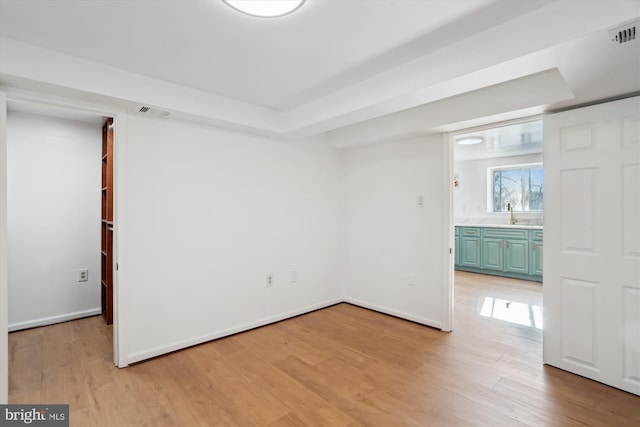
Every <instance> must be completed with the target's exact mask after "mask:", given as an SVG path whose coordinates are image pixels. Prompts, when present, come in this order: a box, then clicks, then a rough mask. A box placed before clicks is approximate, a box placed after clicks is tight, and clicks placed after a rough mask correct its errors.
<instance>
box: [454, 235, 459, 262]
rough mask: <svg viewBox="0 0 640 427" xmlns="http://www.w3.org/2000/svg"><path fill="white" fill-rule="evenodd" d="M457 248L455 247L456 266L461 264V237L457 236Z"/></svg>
mask: <svg viewBox="0 0 640 427" xmlns="http://www.w3.org/2000/svg"><path fill="white" fill-rule="evenodd" d="M455 243H456V244H455V246H454V248H455V249H454V251H455V252H454V255H455V264H456V265H458V264H460V237H458V236H455Z"/></svg>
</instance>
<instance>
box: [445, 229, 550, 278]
mask: <svg viewBox="0 0 640 427" xmlns="http://www.w3.org/2000/svg"><path fill="white" fill-rule="evenodd" d="M455 240H456V242H455V244H456V256H455V260H456V269H458V270H463V271H471V272H475V273H485V274H495V275H498V276H506V277H514V278H517V279H526V280H536V281H541V280H542V230H540V229H525V228H516V227H461V226H458V227H456V230H455Z"/></svg>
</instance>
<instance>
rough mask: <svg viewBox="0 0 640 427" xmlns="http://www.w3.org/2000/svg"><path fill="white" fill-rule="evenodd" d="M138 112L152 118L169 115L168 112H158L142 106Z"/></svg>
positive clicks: (155, 109)
mask: <svg viewBox="0 0 640 427" xmlns="http://www.w3.org/2000/svg"><path fill="white" fill-rule="evenodd" d="M138 111H139V112H141V113H145V114H150V115H152V116H158V117H169V115H170V114H171V113H169V112H168V111H164V110H158V109H157V108H151V107H149V106H147V105H143V106H142V107H140V109H139V110H138Z"/></svg>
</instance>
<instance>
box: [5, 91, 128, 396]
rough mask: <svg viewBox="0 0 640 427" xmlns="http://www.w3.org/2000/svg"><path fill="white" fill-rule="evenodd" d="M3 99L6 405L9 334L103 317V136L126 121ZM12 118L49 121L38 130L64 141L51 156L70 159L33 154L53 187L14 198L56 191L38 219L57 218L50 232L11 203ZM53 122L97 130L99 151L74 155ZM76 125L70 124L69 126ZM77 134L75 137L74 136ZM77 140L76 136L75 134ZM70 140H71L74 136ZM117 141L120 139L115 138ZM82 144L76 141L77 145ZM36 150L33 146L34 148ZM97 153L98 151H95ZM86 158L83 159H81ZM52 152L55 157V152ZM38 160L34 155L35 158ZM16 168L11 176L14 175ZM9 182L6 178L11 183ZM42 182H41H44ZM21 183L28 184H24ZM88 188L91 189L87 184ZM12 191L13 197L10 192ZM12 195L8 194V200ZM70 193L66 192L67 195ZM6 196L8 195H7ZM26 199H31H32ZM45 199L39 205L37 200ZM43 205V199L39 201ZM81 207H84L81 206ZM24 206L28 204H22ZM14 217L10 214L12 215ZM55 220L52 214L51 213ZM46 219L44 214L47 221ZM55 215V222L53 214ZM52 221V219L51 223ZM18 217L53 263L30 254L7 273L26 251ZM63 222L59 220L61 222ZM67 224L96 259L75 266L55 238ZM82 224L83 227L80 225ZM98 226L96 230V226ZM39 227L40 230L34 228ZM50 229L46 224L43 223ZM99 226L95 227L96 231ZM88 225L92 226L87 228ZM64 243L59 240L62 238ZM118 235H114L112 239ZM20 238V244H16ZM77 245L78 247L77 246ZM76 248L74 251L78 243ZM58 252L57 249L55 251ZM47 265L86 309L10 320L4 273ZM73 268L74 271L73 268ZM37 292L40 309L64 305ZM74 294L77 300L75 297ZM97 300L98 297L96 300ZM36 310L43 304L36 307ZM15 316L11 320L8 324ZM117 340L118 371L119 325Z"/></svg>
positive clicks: (25, 97)
mask: <svg viewBox="0 0 640 427" xmlns="http://www.w3.org/2000/svg"><path fill="white" fill-rule="evenodd" d="M0 96H1V99H0V100H1V101H2V102H1V105H0V110H2V111H1V115H0V118H1V119H2V120H1V121H2V125H3V126H2V132H1V135H0V137H1V138H0V148H1V149H2V158H3V160H4V162H7V163H4V164H3V165H2V166H3V167H2V168H1V173H2V176H1V177H0V178H1V179H0V184H2V185H1V186H0V190H1V191H0V195H1V196H2V197H1V200H0V205H1V206H0V207H1V208H2V209H1V210H0V220H1V221H0V225H1V226H2V227H1V229H0V230H1V231H2V247H0V261H1V263H2V267H3V268H2V276H1V277H0V295H2V300H3V304H2V307H0V309H1V310H0V311H1V312H2V313H1V314H2V316H0V327H1V329H2V337H1V340H0V341H1V345H0V362H1V364H0V368H1V369H2V372H0V373H1V374H2V375H0V377H1V378H0V402H3V403H5V402H6V401H7V399H8V383H9V381H8V374H9V373H8V332H9V330H19V329H25V328H35V327H38V326H40V325H44V324H48V323H49V324H50V323H58V322H64V321H67V320H72V319H75V318H81V317H85V316H92V315H99V314H100V313H101V301H100V280H101V260H100V253H101V242H100V240H101V231H100V230H101V225H100V224H101V216H100V215H101V210H100V209H101V207H100V185H101V182H100V180H101V177H100V175H101V172H100V166H99V165H100V156H101V151H100V150H101V133H102V124H103V123H104V122H105V120H106V119H107V118H111V120H113V119H114V118H115V119H116V120H117V118H118V117H119V116H121V115H122V114H121V113H119V112H113V111H112V112H107V111H108V109H107V110H106V111H104V112H103V111H99V110H93V109H87V108H85V107H76V106H74V105H71V104H69V103H68V102H66V101H63V100H62V101H60V102H58V101H57V100H53V102H52V101H51V100H48V99H47V100H45V99H42V98H39V97H36V96H34V95H29V94H22V93H20V94H16V95H14V94H11V95H9V96H7V94H5V93H0ZM14 116H15V117H18V116H20V117H21V120H22V122H23V123H22V124H25V117H28V116H31V117H37V118H39V120H40V122H41V124H42V123H44V125H41V126H40V128H47V127H48V126H49V127H51V129H54V130H53V131H52V132H53V133H52V135H51V138H50V139H52V140H53V141H54V142H55V143H60V144H61V145H60V146H58V148H57V151H56V150H53V156H54V157H55V156H57V157H58V158H64V157H65V156H63V155H62V154H63V153H67V154H70V157H67V163H64V162H63V163H62V164H58V165H57V166H56V161H57V160H55V159H53V158H52V157H51V156H49V155H46V154H45V153H44V152H41V151H38V152H37V153H38V154H36V156H37V157H38V158H37V159H36V160H37V161H38V162H41V163H42V164H44V165H45V166H46V167H47V168H48V169H49V171H48V172H47V173H49V172H51V174H52V175H51V177H53V178H51V179H50V181H51V182H49V183H46V182H45V183H44V184H41V185H40V186H39V187H38V186H36V185H35V184H34V183H33V182H28V183H27V184H26V185H27V190H28V191H20V193H22V196H19V197H18V199H17V200H19V202H15V201H14V203H16V204H19V203H23V202H24V203H27V202H28V200H24V199H27V198H29V197H33V198H35V196H34V192H35V191H36V190H37V191H39V192H40V193H48V192H49V191H47V190H55V191H50V193H51V194H49V195H48V196H47V195H46V194H45V200H46V203H40V204H39V207H38V209H36V210H35V213H37V214H42V213H45V214H46V215H49V216H51V219H55V220H56V221H54V222H55V223H54V224H53V225H52V224H49V226H45V227H44V231H43V229H42V227H41V226H42V225H43V224H40V221H41V220H39V219H37V218H36V219H34V218H33V217H29V218H27V217H18V216H16V214H15V211H14V207H16V205H13V204H12V200H14V199H15V197H14V196H15V194H16V192H15V189H13V184H12V183H11V177H12V176H13V175H16V166H19V165H16V164H14V159H15V153H14V150H13V149H12V147H11V141H9V154H12V153H14V154H13V155H9V156H7V154H6V153H7V147H8V144H7V126H6V124H7V117H8V119H9V121H11V124H12V123H13V120H14ZM121 119H122V121H123V122H124V120H125V118H124V117H121ZM56 122H57V123H75V124H76V126H75V127H76V128H80V129H82V130H81V131H80V133H82V132H87V129H92V130H90V131H88V132H92V131H95V135H97V142H96V143H95V145H92V144H84V145H83V144H75V149H74V145H73V143H71V144H65V143H64V141H65V139H68V138H67V136H68V134H67V131H68V129H67V130H65V129H61V128H59V127H58V128H56V126H57V125H56ZM25 127H26V126H21V129H22V131H25ZM72 127H73V126H72ZM62 128H64V126H62ZM73 133H74V131H71V134H73ZM76 136H77V135H76ZM72 139H73V138H72ZM114 139H115V138H114ZM76 142H78V141H76ZM23 148H26V147H20V150H22V149H23ZM32 148H33V147H32ZM96 149H97V151H96ZM93 151H96V153H97V154H96V155H95V156H94V155H93V154H95V153H93ZM80 152H81V153H80ZM22 154H25V155H26V154H27V153H22ZM50 154H51V152H50ZM32 155H33V153H32ZM83 156H85V157H83ZM86 156H91V158H90V160H89V157H86ZM56 167H57V169H58V173H59V174H60V176H59V177H57V178H56V175H55V173H54V172H55V169H56ZM12 168H13V171H12ZM89 168H90V169H91V170H92V172H91V173H90V175H91V176H92V177H93V178H91V177H87V176H86V175H85V176H84V178H83V179H78V175H77V172H79V169H82V170H85V171H86V170H87V169H89ZM41 172H42V170H41V169H40V168H39V167H38V168H34V167H29V168H22V170H21V171H19V172H18V173H17V174H18V175H22V176H24V175H28V178H29V179H35V178H37V175H39V173H40V175H42V173H41ZM8 178H9V179H8ZM40 178H42V177H40ZM94 178H95V180H97V181H96V182H97V184H96V186H95V188H93V187H91V188H90V189H88V186H85V187H84V188H82V189H81V188H76V187H69V186H68V185H66V184H65V183H68V181H71V182H72V183H73V182H77V181H91V182H93V181H94ZM23 184H24V183H23ZM85 184H86V183H85ZM47 185H49V187H47ZM59 191H61V192H62V196H60V192H59ZM12 192H13V194H12ZM7 193H8V194H7ZM65 193H67V194H65ZM54 194H58V195H59V197H56V196H55V195H54ZM7 196H9V197H7ZM27 196H29V197H27ZM46 197H49V198H48V199H46ZM88 199H91V201H92V203H90V205H91V207H88V208H87V207H86V206H84V205H85V203H84V202H86V201H87V200H88ZM38 200H40V199H38ZM40 201H41V200H40ZM59 205H64V206H63V207H66V209H67V215H62V216H60V215H59V213H56V210H57V208H59V207H60V206H59ZM81 205H82V207H81ZM113 205H115V203H112V206H113ZM25 206H26V205H25ZM87 210H90V211H92V212H93V213H92V214H91V220H90V221H86V222H91V223H92V225H90V226H89V225H87V224H84V222H83V225H82V226H81V225H80V224H79V223H78V222H77V220H78V218H82V217H83V216H84V217H85V218H86V212H87ZM7 213H9V215H7ZM12 213H13V215H11V214H12ZM54 214H55V215H54ZM46 215H45V216H46ZM56 215H57V216H56ZM54 217H55V218H54ZM16 218H18V220H20V221H22V222H26V223H27V224H29V222H28V221H31V225H32V227H30V228H32V230H30V231H29V232H28V235H27V237H30V238H35V239H36V240H39V241H40V243H44V244H45V246H46V245H48V247H49V249H50V250H49V251H48V254H49V255H50V256H49V257H48V259H45V258H46V257H44V256H34V255H33V256H32V261H28V259H27V261H26V262H22V264H19V265H22V266H23V267H21V268H20V269H17V268H15V267H14V268H13V269H9V268H7V267H8V265H9V261H10V260H11V261H12V262H13V261H14V259H13V258H15V257H16V256H17V255H18V253H19V252H20V246H21V245H22V246H24V245H25V242H26V241H25V240H24V239H23V238H24V237H25V236H24V233H23V232H19V233H17V234H16V233H14V232H13V231H11V230H13V225H14V224H13V223H12V221H13V220H14V219H16ZM60 218H62V219H60ZM111 220H112V221H111V225H112V226H113V223H114V220H115V217H112V218H111ZM60 221H62V222H64V224H67V225H68V224H69V223H72V224H73V227H75V228H76V229H77V230H75V231H72V234H75V235H82V234H86V235H91V239H90V240H91V243H87V242H88V240H87V241H84V243H83V244H81V245H79V247H80V248H81V249H82V250H81V252H86V253H92V254H93V255H91V256H89V258H90V259H87V260H78V256H77V254H76V255H74V254H71V253H70V251H67V250H64V248H62V247H61V246H60V245H59V243H60V242H58V241H57V239H56V233H57V232H58V231H60V230H59V228H62V226H63V224H62V222H60ZM81 222H82V221H81ZM10 223H11V225H12V228H9V227H8V225H9V224H10ZM93 223H95V224H93ZM36 225H37V226H36ZM45 225H46V224H45ZM94 225H95V227H94ZM38 227H40V233H37V232H36V231H37V229H38ZM87 227H90V229H89V228H87ZM22 228H23V229H25V228H26V227H22ZM29 233H30V234H29ZM9 237H11V239H9ZM58 237H59V236H58ZM114 237H115V236H114ZM16 239H17V240H16ZM8 241H9V244H7V242H8ZM12 241H15V242H18V244H11V242H12ZM113 241H114V239H112V242H113ZM76 243H77V242H76ZM87 244H89V245H90V248H88V249H87ZM71 246H74V245H73V244H72V245H71ZM52 248H53V249H52ZM114 250H115V245H114ZM70 258H72V261H73V262H69V259H70ZM44 264H48V266H52V265H53V266H56V265H57V266H64V268H63V270H65V271H64V273H63V277H62V281H63V282H64V284H65V285H68V286H71V287H72V288H74V289H75V290H80V294H81V295H82V298H80V299H83V301H84V303H85V306H81V305H80V306H78V305H75V306H74V305H73V304H74V302H71V303H69V301H67V306H66V307H65V309H64V310H63V311H62V312H58V313H57V314H56V313H45V314H44V315H38V314H37V313H31V312H29V313H28V314H30V315H31V316H30V317H31V318H25V319H18V320H16V319H14V318H13V316H12V315H11V313H10V311H13V312H14V313H15V312H16V309H15V306H14V301H16V299H15V298H13V299H11V298H10V296H11V294H10V286H9V282H10V276H9V275H10V274H12V273H9V274H7V271H8V270H9V271H14V272H18V273H21V274H26V273H30V274H31V273H33V272H36V273H37V272H38V271H45V270H46V269H45V268H44V267H47V265H44ZM71 266H73V267H71ZM29 270H33V271H29ZM11 279H13V276H11ZM113 279H114V282H115V275H113ZM95 283H97V286H92V284H95ZM32 294H34V295H36V298H32V301H37V300H38V298H37V296H38V295H41V294H42V295H41V296H42V299H43V300H44V301H45V304H40V305H41V306H43V305H53V303H54V302H60V301H53V300H52V298H51V297H49V296H48V294H46V293H44V294H43V293H39V292H35V291H34V292H32ZM76 296H77V295H76ZM96 296H97V298H96ZM9 299H11V300H12V301H11V302H7V301H8V300H9ZM88 300H90V301H92V302H91V303H89V305H88V306H87V305H86V302H87V301H88ZM33 305H38V304H33ZM114 306H115V300H114ZM20 312H21V313H23V314H24V311H23V310H20ZM10 316H11V318H10ZM111 333H112V334H113V340H112V341H113V343H112V348H113V350H112V351H111V350H110V352H109V356H108V357H109V358H113V360H114V363H115V364H116V365H118V347H119V346H118V341H117V336H118V334H117V325H114V328H113V329H112V330H111V329H110V334H111Z"/></svg>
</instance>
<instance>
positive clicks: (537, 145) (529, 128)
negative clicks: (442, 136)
mask: <svg viewBox="0 0 640 427" xmlns="http://www.w3.org/2000/svg"><path fill="white" fill-rule="evenodd" d="M469 138H474V139H476V138H478V139H481V140H482V142H480V143H477V144H469V145H464V144H460V143H459V141H461V140H462V141H464V140H465V139H469ZM453 140H454V142H455V144H454V152H455V154H454V158H455V160H456V161H457V162H461V161H468V160H479V159H490V158H497V157H510V156H522V155H526V154H542V120H541V119H537V120H532V121H525V122H517V123H510V124H504V125H502V126H498V127H490V128H483V129H477V130H473V131H470V132H463V133H459V134H456V135H454V136H453Z"/></svg>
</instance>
